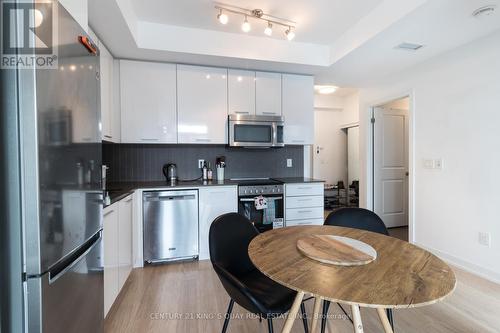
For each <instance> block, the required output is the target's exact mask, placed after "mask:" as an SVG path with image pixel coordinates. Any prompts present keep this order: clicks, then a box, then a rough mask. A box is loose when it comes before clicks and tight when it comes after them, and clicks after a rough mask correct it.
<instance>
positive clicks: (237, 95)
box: [227, 69, 255, 115]
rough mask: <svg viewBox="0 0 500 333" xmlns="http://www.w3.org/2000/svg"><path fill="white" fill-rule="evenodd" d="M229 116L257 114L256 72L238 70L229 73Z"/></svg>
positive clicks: (231, 70)
mask: <svg viewBox="0 0 500 333" xmlns="http://www.w3.org/2000/svg"><path fill="white" fill-rule="evenodd" d="M227 86H228V103H229V110H228V112H229V114H243V115H254V114H255V72H254V71H245V70H237V69H229V71H228V83H227Z"/></svg>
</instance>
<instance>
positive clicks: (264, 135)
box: [229, 120, 276, 148]
mask: <svg viewBox="0 0 500 333" xmlns="http://www.w3.org/2000/svg"><path fill="white" fill-rule="evenodd" d="M275 137H276V132H275V125H274V123H272V122H261V121H246V120H245V121H230V122H229V145H230V146H231V147H261V148H265V147H272V146H273V145H274V142H275Z"/></svg>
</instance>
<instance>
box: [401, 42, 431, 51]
mask: <svg viewBox="0 0 500 333" xmlns="http://www.w3.org/2000/svg"><path fill="white" fill-rule="evenodd" d="M422 47H424V46H423V45H422V44H414V43H401V44H399V45H397V46H396V47H395V49H398V50H405V51H417V50H419V49H421V48H422Z"/></svg>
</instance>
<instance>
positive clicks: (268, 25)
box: [264, 22, 273, 36]
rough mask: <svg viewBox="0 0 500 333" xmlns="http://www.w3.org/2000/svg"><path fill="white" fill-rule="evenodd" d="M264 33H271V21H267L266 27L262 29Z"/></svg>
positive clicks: (269, 34)
mask: <svg viewBox="0 0 500 333" xmlns="http://www.w3.org/2000/svg"><path fill="white" fill-rule="evenodd" d="M264 33H265V34H266V35H268V36H271V35H272V34H273V25H272V24H271V22H267V27H266V29H264Z"/></svg>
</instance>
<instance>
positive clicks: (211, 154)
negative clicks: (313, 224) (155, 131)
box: [103, 143, 304, 182]
mask: <svg viewBox="0 0 500 333" xmlns="http://www.w3.org/2000/svg"><path fill="white" fill-rule="evenodd" d="M221 155H223V156H226V165H227V166H226V170H225V178H237V177H302V176H303V174H304V147H303V146H286V147H284V148H276V149H274V148H273V149H246V148H229V147H227V146H225V145H156V144H115V143H104V144H103V164H106V165H107V166H109V167H110V169H109V171H108V175H107V177H108V179H107V181H108V182H116V181H157V180H164V179H165V178H164V176H163V173H162V167H163V165H164V164H167V163H175V164H177V173H178V176H179V178H180V179H194V178H197V177H199V176H200V175H201V173H200V171H199V170H198V169H197V163H198V159H204V160H206V161H208V162H210V164H211V165H212V168H213V169H214V178H215V175H216V172H215V158H216V156H221ZM287 158H291V159H292V160H293V167H291V168H287V167H286V160H287Z"/></svg>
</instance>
